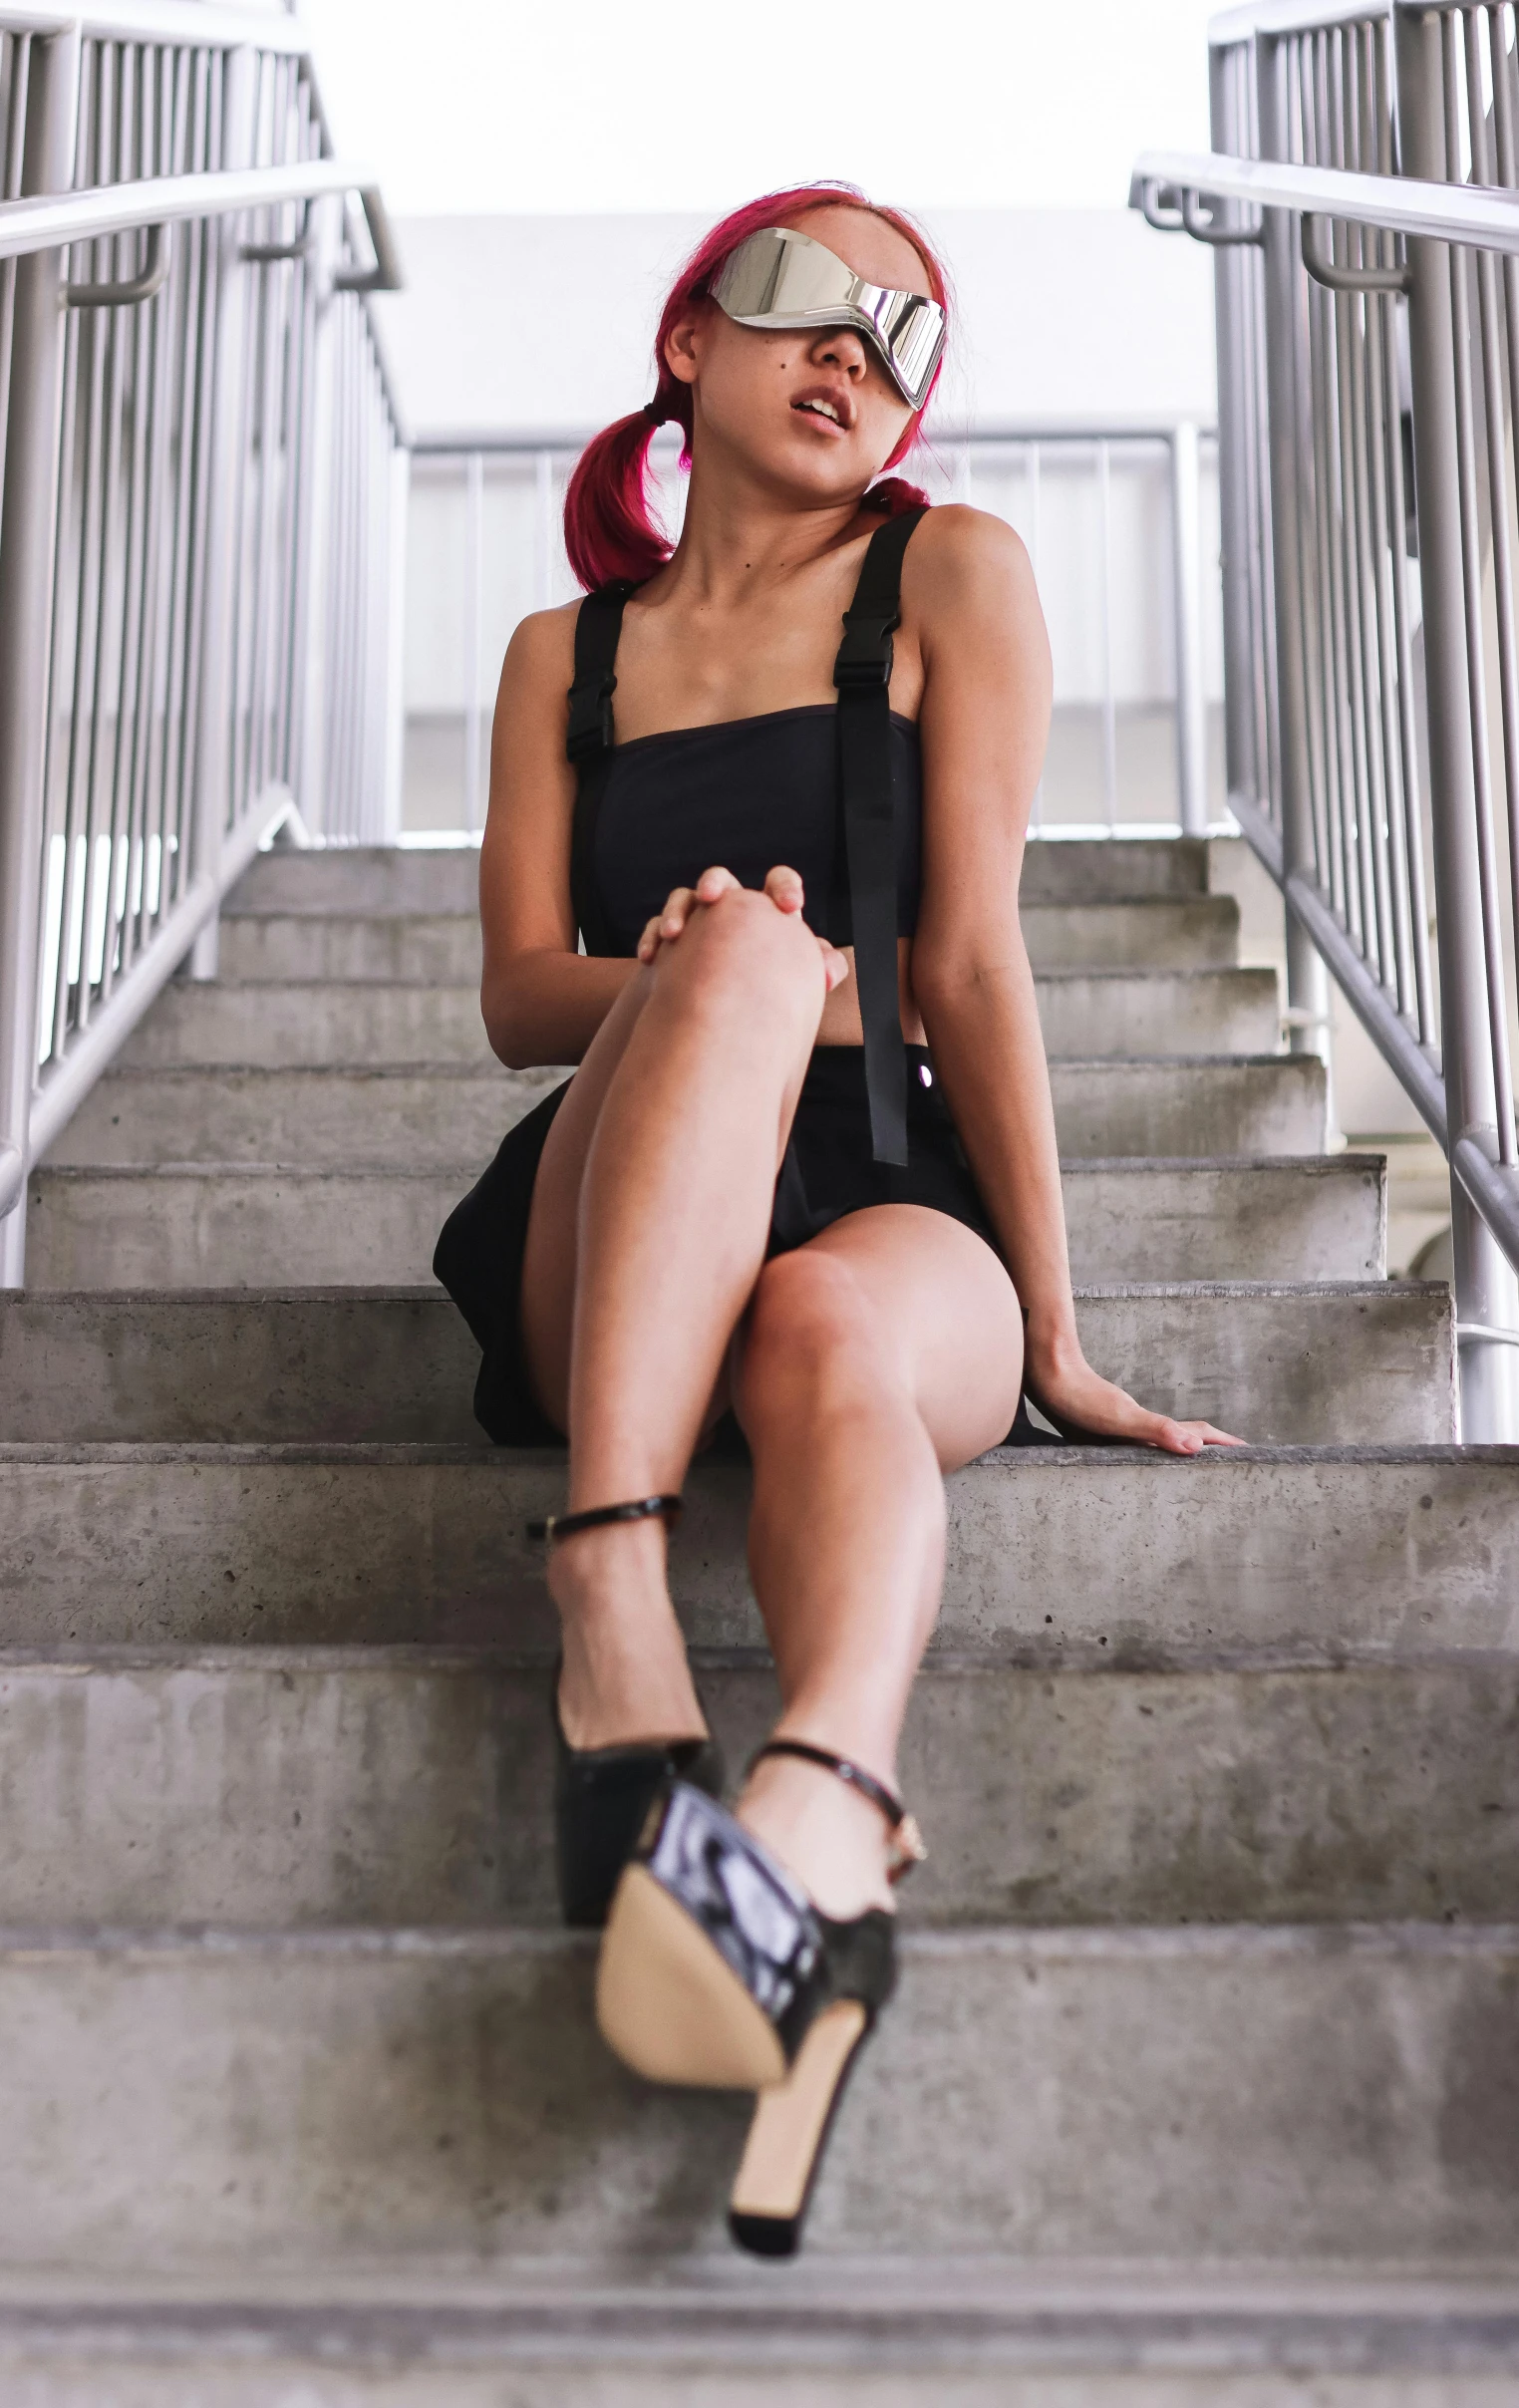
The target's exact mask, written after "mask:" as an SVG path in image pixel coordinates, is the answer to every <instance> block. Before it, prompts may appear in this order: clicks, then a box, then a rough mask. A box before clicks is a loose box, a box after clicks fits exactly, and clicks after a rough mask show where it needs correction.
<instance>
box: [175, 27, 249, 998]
mask: <svg viewBox="0 0 1519 2408" xmlns="http://www.w3.org/2000/svg"><path fill="white" fill-rule="evenodd" d="M225 76H226V81H225V84H224V85H223V88H222V129H223V132H222V164H223V165H224V166H227V167H247V166H251V165H252V163H253V112H254V104H255V100H256V97H257V88H258V59H257V54H256V53H255V52H254V51H252V50H248V49H243V50H234V51H232V52H231V53H230V54H229V55H228V58H227V61H226V68H225ZM243 222H244V221H243V219H242V218H241V217H222V218H219V219H218V220H217V221H216V223H215V226H214V228H213V230H212V231H211V233H210V234H209V235H208V236H207V239H208V240H209V241H213V242H215V244H216V246H217V260H216V307H215V315H214V320H213V327H212V342H213V344H214V346H215V349H214V353H213V358H214V372H213V373H214V377H215V386H214V399H213V402H212V406H211V473H210V480H209V486H208V492H207V524H206V547H205V548H206V567H205V620H204V635H203V639H202V643H203V649H202V652H201V663H202V667H201V675H200V715H199V725H198V727H197V729H196V732H195V819H194V858H193V864H192V867H193V874H194V875H195V877H196V878H205V877H209V878H212V879H215V878H216V877H218V876H219V874H220V864H221V845H222V839H223V837H224V836H225V835H226V832H227V820H228V817H229V815H230V811H231V801H232V760H233V754H234V751H235V732H234V728H233V716H234V713H235V710H236V702H237V678H236V662H235V659H234V652H233V648H234V645H235V643H236V636H237V573H238V564H239V562H240V560H241V558H242V551H243V544H242V528H241V526H240V524H239V519H240V515H241V511H242V499H243V485H242V476H241V473H240V471H241V466H242V447H243V407H244V402H245V399H246V395H245V391H244V387H245V378H244V374H243V368H244V357H245V353H246V348H247V347H246V342H245V339H244V320H245V311H244V303H245V300H246V297H247V278H248V275H249V274H250V272H251V271H250V270H249V269H248V268H246V267H244V265H243V262H242V242H243ZM220 926H221V920H220V914H219V912H212V914H211V916H210V918H209V919H208V920H207V921H206V923H205V926H204V927H203V928H202V929H201V931H200V934H199V935H198V936H197V937H196V939H195V942H194V944H193V945H192V946H191V948H190V957H189V975H190V977H191V978H192V979H213V978H214V977H215V976H216V956H217V941H218V936H219V932H220Z"/></svg>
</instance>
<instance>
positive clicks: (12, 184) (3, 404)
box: [0, 34, 32, 460]
mask: <svg viewBox="0 0 1519 2408" xmlns="http://www.w3.org/2000/svg"><path fill="white" fill-rule="evenodd" d="M3 41H4V48H5V52H6V55H7V58H8V63H9V67H10V89H9V91H8V93H7V94H6V109H5V179H4V184H3V188H0V198H4V199H6V200H18V199H19V198H20V196H21V163H22V158H23V156H24V154H25V151H26V103H27V91H28V87H29V84H30V80H31V67H32V37H31V35H30V34H6V35H5V36H4V37H3ZM15 328H16V262H15V260H14V259H6V260H3V261H0V460H3V459H4V457H5V442H6V434H7V429H8V426H9V420H10V405H11V356H12V350H13V346H14V343H15Z"/></svg>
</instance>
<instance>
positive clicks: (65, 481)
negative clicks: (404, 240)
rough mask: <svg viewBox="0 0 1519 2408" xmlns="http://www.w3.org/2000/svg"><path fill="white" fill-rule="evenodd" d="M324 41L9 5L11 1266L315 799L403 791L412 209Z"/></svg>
mask: <svg viewBox="0 0 1519 2408" xmlns="http://www.w3.org/2000/svg"><path fill="white" fill-rule="evenodd" d="M301 43H302V36H301V34H300V32H299V29H298V28H297V26H296V25H295V24H294V22H293V21H292V20H291V19H289V18H286V17H282V16H279V15H264V14H256V15H255V14H249V13H240V12H238V11H236V10H228V9H221V8H217V7H211V6H205V5H190V4H188V0H141V4H139V5H122V6H118V5H110V4H108V5H106V6H97V7H96V8H94V9H92V10H90V11H88V12H87V13H86V14H85V17H84V22H83V25H81V23H80V20H79V19H78V18H72V19H71V18H67V17H64V16H62V15H59V14H57V13H55V12H50V11H47V10H42V11H36V10H21V9H15V8H0V144H3V149H0V172H3V178H4V182H3V194H0V261H3V265H0V444H3V454H4V483H3V503H0V1216H4V1218H0V1285H3V1286H13V1285H18V1284H19V1283H20V1279H21V1273H22V1261H23V1251H22V1250H23V1245H24V1193H25V1173H26V1169H27V1166H28V1165H29V1163H30V1162H32V1161H35V1160H36V1159H37V1158H38V1156H39V1155H40V1154H41V1153H42V1152H43V1151H44V1150H45V1148H46V1146H47V1145H48V1143H49V1142H50V1140H51V1138H52V1136H53V1135H54V1134H55V1133H56V1132H57V1130H58V1129H59V1128H60V1127H61V1126H62V1125H63V1123H64V1121H65V1120H66V1119H67V1118H68V1116H69V1114H70V1112H71V1111H72V1110H73V1109H74V1107H75V1105H76V1104H77V1103H78V1101H79V1099H80V1097H81V1095H82V1094H83V1093H84V1092H85V1090H86V1088H87V1087H88V1086H89V1084H90V1083H91V1081H92V1080H93V1079H94V1077H95V1076H97V1075H98V1073H99V1071H100V1069H101V1068H102V1067H103V1066H104V1064H105V1062H106V1061H107V1060H108V1059H109V1058H110V1056H111V1054H114V1053H115V1052H116V1050H117V1049H118V1048H119V1047H120V1045H121V1044H122V1042H123V1040H124V1038H125V1037H126V1035H127V1034H128V1032H129V1031H130V1029H131V1027H132V1026H133V1025H134V1023H135V1022H136V1021H137V1019H138V1018H139V1017H140V1016H141V1014H142V1012H143V1011H145V1010H146V1009H147V1006H148V1005H149V1003H150V1002H151V1001H152V997H153V996H154V995H155V994H156V993H157V991H158V989H159V988H160V987H161V986H162V984H163V982H164V980H165V979H166V978H168V977H169V975H170V974H171V973H172V972H173V971H174V970H175V969H176V968H178V967H179V966H180V965H181V964H182V963H184V961H185V959H186V956H189V957H190V966H191V968H192V971H193V973H194V974H196V975H200V976H210V975H212V974H213V972H214V968H215V932H216V907H217V904H218V901H219V898H220V896H221V895H222V894H223V893H224V892H225V891H226V889H227V887H228V886H229V885H230V884H231V883H232V881H233V880H234V879H235V878H236V877H237V876H238V875H239V874H240V872H241V870H242V868H243V867H244V866H245V864H246V862H247V860H248V858H249V857H250V855H251V853H252V851H253V850H254V849H255V847H256V846H257V845H258V843H259V842H260V841H264V840H267V838H268V837H269V835H270V832H271V831H272V830H274V829H275V828H277V827H283V828H284V829H285V830H286V832H288V833H290V834H291V835H293V836H295V837H297V838H305V837H307V836H320V837H323V838H325V839H326V840H327V841H329V842H331V841H344V840H352V839H359V838H367V839H369V840H370V841H374V840H377V839H380V838H383V837H385V836H388V835H390V834H393V833H394V831H395V827H396V824H397V820H398V816H399V797H400V762H401V745H400V734H401V731H400V720H399V712H397V711H393V710H392V709H391V707H390V704H389V702H388V697H389V696H399V692H400V675H399V671H400V627H401V587H400V567H401V562H402V558H403V549H402V547H403V542H404V526H405V521H404V504H405V488H404V481H403V479H404V466H405V456H404V452H402V451H401V448H400V446H401V436H400V426H399V419H398V414H397V410H396V407H395V403H394V399H393V396H392V393H391V390H390V386H389V383H388V379H387V375H386V370H385V364H384V361H383V359H382V356H381V353H380V349H379V345H378V341H377V337H376V333H375V330H374V327H373V325H372V324H371V321H370V316H369V310H368V304H367V302H366V300H365V298H364V295H365V293H366V292H367V291H369V290H372V289H381V288H384V287H388V286H390V285H393V284H394V283H395V281H396V267H395V260H394V255H393V252H392V248H391V244H390V240H389V235H388V230H387V227H386V221H385V216H384V211H383V209H382V207H381V204H380V201H379V196H378V194H377V193H376V192H374V191H373V190H372V189H370V190H366V191H365V192H364V213H363V216H358V215H357V214H356V213H354V212H353V211H352V210H351V209H350V207H349V205H348V203H347V201H346V199H345V195H347V194H351V193H352V192H353V191H354V190H355V188H356V187H359V186H361V185H363V183H364V181H365V179H364V178H363V177H361V176H358V175H356V174H355V173H354V172H352V171H350V170H347V169H345V168H342V167H340V166H338V165H336V164H335V163H334V162H333V161H332V159H331V156H330V151H331V146H330V144H329V142H328V139H327V135H326V130H325V127H324V123H323V118H322V112H321V106H320V102H319V100H318V98H317V94H316V90H315V86H314V84H313V81H312V77H311V73H310V67H309V62H308V61H307V60H306V59H305V57H304V56H303V55H302V51H301Z"/></svg>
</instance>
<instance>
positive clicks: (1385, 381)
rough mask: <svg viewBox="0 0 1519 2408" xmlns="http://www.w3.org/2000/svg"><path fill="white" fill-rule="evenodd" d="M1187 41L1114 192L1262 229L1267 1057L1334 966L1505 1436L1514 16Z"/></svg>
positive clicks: (1239, 718)
mask: <svg viewBox="0 0 1519 2408" xmlns="http://www.w3.org/2000/svg"><path fill="white" fill-rule="evenodd" d="M1511 37H1512V39H1511ZM1209 39H1210V51H1211V56H1210V86H1211V103H1212V124H1211V135H1212V144H1213V148H1212V150H1211V151H1208V152H1205V153H1194V152H1181V151H1151V152H1147V153H1146V154H1145V155H1144V156H1143V157H1141V158H1140V159H1138V160H1137V161H1136V162H1135V167H1134V174H1133V181H1132V186H1131V193H1130V199H1131V204H1132V205H1134V206H1136V207H1139V208H1142V209H1143V210H1144V213H1145V214H1146V216H1148V217H1149V218H1150V221H1151V222H1152V223H1157V222H1158V223H1160V224H1162V226H1163V229H1164V230H1167V231H1170V230H1172V228H1173V226H1174V227H1175V228H1177V229H1178V230H1179V229H1180V227H1181V225H1182V223H1183V221H1184V220H1186V219H1187V218H1189V217H1190V218H1191V219H1193V220H1195V219H1196V217H1197V211H1198V206H1199V203H1200V198H1201V197H1206V198H1208V199H1209V200H1210V201H1211V203H1212V206H1213V209H1214V214H1215V217H1216V218H1217V220H1218V222H1219V223H1220V225H1221V226H1222V227H1223V228H1225V229H1228V230H1230V231H1234V230H1239V231H1249V232H1251V233H1253V234H1255V235H1256V236H1257V239H1256V240H1255V241H1254V242H1251V243H1241V244H1238V245H1236V246H1234V247H1232V248H1230V249H1227V250H1220V251H1217V252H1215V254H1214V276H1215V286H1214V289H1215V298H1216V305H1217V332H1218V371H1219V421H1220V498H1221V508H1222V522H1223V536H1224V543H1223V551H1224V649H1225V685H1226V704H1225V722H1226V752H1227V756H1228V783H1229V789H1230V802H1231V806H1232V808H1233V810H1234V813H1235V816H1236V818H1237V820H1238V822H1239V824H1240V826H1241V828H1242V830H1243V832H1244V833H1245V835H1246V837H1247V838H1248V839H1249V841H1250V843H1251V844H1252V846H1253V847H1254V849H1255V851H1256V853H1257V854H1258V856H1259V857H1260V859H1261V860H1262V861H1263V862H1264V863H1265V865H1266V867H1267V869H1268V870H1269V871H1270V872H1271V874H1272V876H1273V877H1274V878H1275V879H1276V880H1277V882H1278V884H1279V885H1280V887H1281V889H1282V892H1283V895H1284V898H1285V901H1286V904H1287V939H1288V1005H1289V1009H1288V1014H1287V1019H1288V1023H1289V1026H1290V1029H1291V1033H1292V1034H1291V1042H1292V1044H1293V1045H1294V1047H1295V1048H1296V1049H1298V1050H1302V1051H1310V1050H1312V1051H1318V1052H1323V1053H1326V1054H1327V1050H1328V1049H1327V1032H1328V1026H1329V1023H1328V987H1327V973H1333V975H1334V977H1335V978H1336V980H1337V981H1338V983H1339V985H1340V987H1341V989H1342V991H1343V992H1344V994H1345V995H1346V997H1347V998H1348V1000H1349V1001H1350V1003H1351V1005H1352V1006H1353V1008H1354V1009H1355V1011H1356V1013H1357V1015H1358V1017H1359V1018H1360V1019H1361V1021H1362V1023H1363V1025H1364V1026H1365V1028H1366V1029H1367V1033H1368V1035H1369V1036H1370V1037H1371V1039H1372V1041H1373V1043H1374V1044H1375V1045H1376V1046H1377V1048H1378V1049H1379V1051H1380V1052H1381V1054H1382V1055H1383V1057H1384V1059H1385V1060H1386V1061H1387V1062H1388V1064H1389V1065H1390V1067H1391V1068H1392V1070H1393V1071H1394V1072H1395V1074H1396V1075H1397V1077H1398V1078H1399V1080H1400V1081H1401V1083H1402V1085H1403V1087H1404V1089H1405V1091H1406V1092H1407V1094H1408V1095H1409V1096H1410V1097H1411V1098H1412V1100H1413V1102H1414V1104H1415V1105H1416V1107H1417V1109H1418V1111H1419V1112H1420V1114H1421V1115H1422V1117H1423V1119H1424V1121H1425V1123H1426V1125H1427V1126H1428V1127H1429V1129H1430V1130H1431V1132H1432V1133H1433V1135H1434V1136H1435V1137H1436V1138H1437V1140H1438V1141H1439V1143H1440V1145H1441V1146H1442V1147H1443V1149H1444V1150H1445V1153H1446V1156H1447V1160H1448V1162H1449V1166H1450V1200H1451V1222H1452V1239H1453V1252H1454V1258H1455V1289H1456V1319H1457V1326H1458V1334H1459V1340H1460V1360H1461V1415H1462V1428H1463V1433H1464V1435H1465V1436H1466V1437H1467V1438H1472V1439H1505V1438H1515V1437H1519V1359H1516V1355H1519V1349H1516V1347H1515V1345H1514V1344H1513V1343H1512V1341H1513V1340H1514V1339H1515V1338H1519V1276H1516V1274H1519V1122H1516V1114H1515V1086H1516V1081H1515V1068H1514V1064H1515V1060H1516V1058H1519V1023H1516V1021H1515V1018H1514V1009H1513V1007H1514V1002H1515V997H1516V991H1519V959H1516V954H1515V945H1514V934H1513V930H1514V924H1515V923H1516V922H1519V549H1516V543H1515V537H1514V534H1513V531H1512V521H1513V511H1514V502H1515V493H1516V488H1519V454H1516V450H1515V436H1516V431H1519V32H1516V30H1515V24H1514V11H1513V9H1512V7H1508V6H1505V7H1494V6H1491V5H1489V4H1488V0H1443V5H1442V6H1440V7H1439V8H1429V7H1426V6H1424V5H1422V0H1420V4H1419V5H1413V0H1384V4H1383V5H1380V6H1378V7H1375V8H1371V7H1367V6H1349V7H1346V6H1337V5H1335V0H1320V4H1319V5H1309V6H1303V5H1279V4H1275V0H1272V4H1268V5H1265V6H1257V7H1252V8H1246V9H1242V10H1235V11H1231V12H1230V13H1229V14H1228V15H1226V16H1224V17H1222V18H1217V19H1215V20H1214V22H1213V25H1212V27H1211V28H1210V36H1209ZM1468 173H1469V176H1470V180H1469V181H1468V180H1467V176H1468ZM1177 195H1181V196H1182V199H1183V203H1184V205H1183V207H1182V208H1181V209H1180V210H1179V211H1178V212H1177V213H1176V216H1175V218H1174V219H1172V218H1171V217H1169V216H1166V215H1164V214H1163V213H1162V210H1161V208H1160V206H1159V204H1160V202H1161V201H1162V199H1165V200H1169V201H1173V202H1174V200H1175V198H1176V196H1177ZM1188 197H1190V199H1191V202H1192V206H1191V208H1190V209H1189V208H1187V207H1186V206H1185V202H1186V200H1187V199H1188ZM1505 846H1506V848H1507V855H1508V858H1507V864H1506V870H1507V874H1506V875H1505V862H1504V857H1503V856H1504V849H1505ZM1431 907H1432V908H1431Z"/></svg>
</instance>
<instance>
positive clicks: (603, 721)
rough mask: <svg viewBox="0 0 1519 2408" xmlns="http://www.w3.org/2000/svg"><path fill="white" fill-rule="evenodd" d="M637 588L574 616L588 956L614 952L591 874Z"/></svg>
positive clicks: (577, 838)
mask: <svg viewBox="0 0 1519 2408" xmlns="http://www.w3.org/2000/svg"><path fill="white" fill-rule="evenodd" d="M634 591H636V588H635V587H634V586H633V585H632V584H631V583H629V582H628V581H627V580H626V579H620V580H619V581H618V582H617V583H616V584H615V585H604V586H602V587H601V588H600V590H599V591H598V592H596V593H594V594H587V595H586V597H585V600H584V601H583V602H582V603H581V605H580V608H579V610H578V611H577V612H576V614H575V682H574V684H573V685H572V686H571V688H570V690H569V726H568V729H567V731H566V735H565V740H564V751H565V754H566V757H567V758H568V759H569V760H570V761H571V762H572V763H573V765H574V770H575V816H574V822H573V827H572V830H571V836H570V899H571V901H572V903H573V905H574V910H575V918H576V920H577V922H578V924H579V927H580V933H581V935H582V936H583V937H584V939H585V947H586V951H587V953H593V954H610V953H611V952H612V951H613V950H614V948H613V945H612V940H611V936H610V932H609V931H608V929H607V925H606V915H605V913H604V912H603V911H602V909H601V903H600V898H599V896H598V895H597V892H596V880H595V878H594V876H593V874H592V857H593V854H594V851H595V845H596V820H597V816H598V814H599V812H600V809H601V793H602V788H603V787H604V786H605V784H606V781H607V772H608V771H609V769H610V768H611V765H612V747H613V744H614V742H615V736H614V731H613V726H612V696H613V694H614V693H615V692H616V689H617V667H616V663H617V645H618V639H619V638H620V636H621V634H622V614H623V606H624V604H625V603H626V601H627V599H628V596H629V594H631V593H633V592H634Z"/></svg>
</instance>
